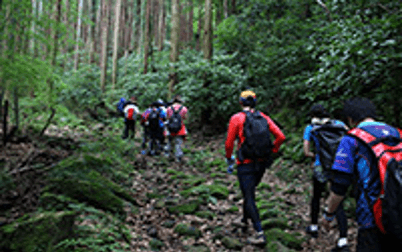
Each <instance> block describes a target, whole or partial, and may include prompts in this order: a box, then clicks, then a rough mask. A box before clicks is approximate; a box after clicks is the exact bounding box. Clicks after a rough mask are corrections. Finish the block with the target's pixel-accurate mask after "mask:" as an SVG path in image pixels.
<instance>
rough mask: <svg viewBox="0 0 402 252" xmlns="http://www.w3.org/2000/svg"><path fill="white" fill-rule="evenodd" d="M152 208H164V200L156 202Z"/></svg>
mask: <svg viewBox="0 0 402 252" xmlns="http://www.w3.org/2000/svg"><path fill="white" fill-rule="evenodd" d="M154 207H155V208H156V209H161V208H164V207H165V201H164V200H161V199H160V200H158V201H156V202H155V204H154Z"/></svg>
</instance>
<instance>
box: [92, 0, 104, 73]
mask: <svg viewBox="0 0 402 252" xmlns="http://www.w3.org/2000/svg"><path fill="white" fill-rule="evenodd" d="M103 1H106V0H99V3H98V4H97V5H98V10H97V11H96V23H95V36H96V39H95V41H94V53H95V54H99V55H100V54H102V21H103V20H102V11H103V8H102V6H103ZM95 60H96V59H95ZM99 66H100V60H99Z"/></svg>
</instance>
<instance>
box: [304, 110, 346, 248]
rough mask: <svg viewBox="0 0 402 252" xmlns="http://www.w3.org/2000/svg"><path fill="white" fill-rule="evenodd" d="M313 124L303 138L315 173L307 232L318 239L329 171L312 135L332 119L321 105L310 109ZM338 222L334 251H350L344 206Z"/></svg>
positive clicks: (340, 210)
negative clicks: (322, 197) (318, 126)
mask: <svg viewBox="0 0 402 252" xmlns="http://www.w3.org/2000/svg"><path fill="white" fill-rule="evenodd" d="M310 116H311V124H309V125H308V126H307V127H306V128H305V130H304V136H303V151H304V155H305V156H306V157H310V158H313V159H314V164H313V167H314V170H313V171H314V172H313V198H312V200H311V212H310V214H311V225H309V226H308V227H307V228H306V232H307V233H308V234H310V235H311V236H312V237H313V238H317V237H318V230H319V227H318V214H319V210H320V199H321V195H322V193H323V192H324V191H325V186H326V185H327V181H328V177H329V174H328V173H327V171H325V170H323V168H322V165H321V162H320V156H319V142H318V140H317V139H316V137H315V136H314V134H312V129H313V128H314V127H315V126H317V125H323V124H326V123H328V122H329V121H330V120H331V119H330V116H329V113H328V112H327V111H326V110H325V108H324V107H323V106H322V105H321V104H315V105H313V106H312V107H311V109H310ZM332 122H333V123H334V124H340V125H343V126H344V127H345V129H347V126H346V125H345V124H344V123H343V122H341V121H338V120H332ZM311 142H313V143H314V147H315V153H314V152H312V151H310V143H311ZM336 217H337V220H338V223H339V225H338V226H339V233H340V235H339V239H338V242H337V244H336V246H335V248H334V249H332V251H345V252H346V251H349V247H348V245H347V228H348V227H347V218H346V215H345V212H344V211H343V207H342V205H341V206H340V207H339V210H338V211H337V216H336Z"/></svg>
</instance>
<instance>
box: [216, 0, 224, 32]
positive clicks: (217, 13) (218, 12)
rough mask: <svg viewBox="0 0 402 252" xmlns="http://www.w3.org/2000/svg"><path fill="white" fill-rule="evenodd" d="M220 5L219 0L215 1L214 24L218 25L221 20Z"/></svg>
mask: <svg viewBox="0 0 402 252" xmlns="http://www.w3.org/2000/svg"><path fill="white" fill-rule="evenodd" d="M222 9H223V8H222V6H221V1H220V0H219V1H218V2H217V3H216V12H215V24H216V26H218V25H219V24H220V23H221V21H222Z"/></svg>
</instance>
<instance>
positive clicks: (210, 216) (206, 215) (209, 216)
mask: <svg viewBox="0 0 402 252" xmlns="http://www.w3.org/2000/svg"><path fill="white" fill-rule="evenodd" d="M195 215H196V216H198V217H200V218H204V219H208V220H213V219H214V217H215V216H216V214H215V213H213V212H210V211H199V212H196V213H195Z"/></svg>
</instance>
